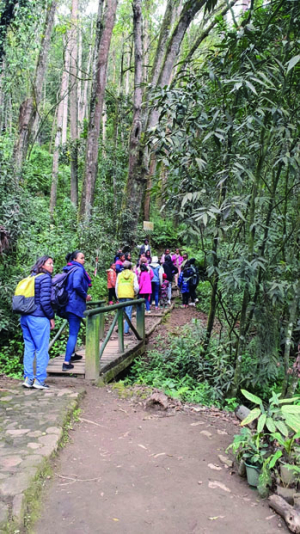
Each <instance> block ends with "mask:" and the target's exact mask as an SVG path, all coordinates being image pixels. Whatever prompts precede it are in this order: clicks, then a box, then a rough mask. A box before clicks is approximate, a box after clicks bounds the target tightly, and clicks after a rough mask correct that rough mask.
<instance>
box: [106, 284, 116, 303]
mask: <svg viewBox="0 0 300 534" xmlns="http://www.w3.org/2000/svg"><path fill="white" fill-rule="evenodd" d="M113 300H117V297H116V291H115V288H114V287H109V288H108V301H109V302H112V301H113Z"/></svg>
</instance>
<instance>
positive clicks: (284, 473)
mask: <svg viewBox="0 0 300 534" xmlns="http://www.w3.org/2000/svg"><path fill="white" fill-rule="evenodd" d="M280 478H281V480H282V483H283V484H284V485H285V486H291V485H292V484H294V482H295V478H296V477H295V473H294V471H293V469H288V468H287V466H286V465H285V464H281V465H280Z"/></svg>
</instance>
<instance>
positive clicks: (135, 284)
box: [133, 274, 140, 295]
mask: <svg viewBox="0 0 300 534" xmlns="http://www.w3.org/2000/svg"><path fill="white" fill-rule="evenodd" d="M133 289H134V292H135V294H136V295H137V294H138V292H139V290H140V286H139V283H138V279H137V276H136V274H135V275H134V277H133Z"/></svg>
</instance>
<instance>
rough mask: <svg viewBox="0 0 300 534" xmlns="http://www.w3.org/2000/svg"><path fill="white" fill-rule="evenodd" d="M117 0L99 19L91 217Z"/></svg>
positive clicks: (83, 210) (90, 147)
mask: <svg viewBox="0 0 300 534" xmlns="http://www.w3.org/2000/svg"><path fill="white" fill-rule="evenodd" d="M103 1H104V0H99V12H102V6H103ZM117 3H118V1H117V0H110V1H108V2H107V4H106V7H105V12H104V20H103V21H101V19H100V20H99V19H98V28H97V34H98V39H96V40H97V41H98V42H99V47H98V49H97V52H98V59H97V68H96V71H95V75H94V78H93V83H92V95H91V102H90V117H89V126H88V133H87V143H86V147H87V148H86V160H85V173H84V183H83V188H82V195H81V205H80V216H81V218H85V219H88V218H89V216H90V214H91V208H92V205H93V201H94V191H95V183H96V178H97V171H98V150H99V135H100V126H101V119H102V110H103V100H104V94H105V87H106V77H107V62H108V54H109V48H110V41H111V36H112V30H113V27H114V23H115V16H116V9H117Z"/></svg>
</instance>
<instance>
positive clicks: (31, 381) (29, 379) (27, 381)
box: [23, 376, 33, 388]
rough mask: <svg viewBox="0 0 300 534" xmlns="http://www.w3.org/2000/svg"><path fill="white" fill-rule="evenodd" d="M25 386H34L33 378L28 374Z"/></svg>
mask: <svg viewBox="0 0 300 534" xmlns="http://www.w3.org/2000/svg"><path fill="white" fill-rule="evenodd" d="M23 386H24V388H32V386H33V378H28V376H26V378H25V380H24V382H23Z"/></svg>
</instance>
